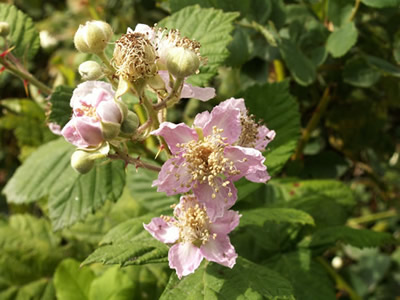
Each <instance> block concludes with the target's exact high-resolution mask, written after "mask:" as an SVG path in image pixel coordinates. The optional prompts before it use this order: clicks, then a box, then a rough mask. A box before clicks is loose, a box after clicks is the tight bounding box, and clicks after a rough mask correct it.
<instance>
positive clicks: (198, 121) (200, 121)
mask: <svg viewBox="0 0 400 300" xmlns="http://www.w3.org/2000/svg"><path fill="white" fill-rule="evenodd" d="M210 118H211V117H210V113H209V112H208V111H203V112H202V113H199V114H197V115H196V117H195V118H194V121H193V125H194V126H195V127H200V128H204V127H205V126H206V124H207V123H208V122H209V121H210Z"/></svg>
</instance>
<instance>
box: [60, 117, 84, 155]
mask: <svg viewBox="0 0 400 300" xmlns="http://www.w3.org/2000/svg"><path fill="white" fill-rule="evenodd" d="M61 134H62V135H63V136H64V138H65V139H66V140H67V142H69V143H71V144H72V145H74V146H77V147H79V148H86V147H89V146H90V145H89V144H88V143H87V142H86V141H85V140H84V139H82V137H81V136H80V134H79V132H78V131H77V130H76V127H75V119H71V120H70V121H69V122H68V123H67V124H66V125H65V126H64V128H63V129H62V130H61Z"/></svg>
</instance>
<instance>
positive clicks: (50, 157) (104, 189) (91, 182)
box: [3, 139, 125, 230]
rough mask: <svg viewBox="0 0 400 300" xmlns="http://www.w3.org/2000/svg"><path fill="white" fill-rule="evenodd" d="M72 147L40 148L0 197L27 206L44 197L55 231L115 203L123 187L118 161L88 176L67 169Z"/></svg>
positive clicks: (61, 143) (56, 143)
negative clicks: (108, 204) (107, 203)
mask: <svg viewBox="0 0 400 300" xmlns="http://www.w3.org/2000/svg"><path fill="white" fill-rule="evenodd" d="M74 150H75V147H73V146H72V145H70V144H68V143H67V142H65V140H64V139H59V140H56V141H52V142H50V143H47V144H45V145H43V146H42V147H40V148H39V149H38V150H37V151H36V152H35V153H33V154H32V155H31V156H30V157H29V158H28V159H27V160H26V162H25V163H24V164H23V165H22V166H21V167H19V168H18V169H17V171H16V172H15V174H14V176H13V177H12V178H11V180H10V181H9V182H8V183H7V185H6V187H5V188H4V190H3V193H4V194H5V195H6V196H7V201H8V202H10V203H17V204H22V203H30V202H33V201H36V200H39V199H40V198H42V197H44V196H49V197H48V202H49V213H50V218H51V221H52V223H53V227H54V229H55V230H57V229H61V228H63V227H66V226H70V225H72V224H74V223H76V222H78V221H81V220H83V219H84V218H85V217H86V215H87V214H89V213H92V212H94V211H95V210H96V209H98V208H100V207H101V206H102V205H103V204H104V202H105V201H106V200H110V201H114V202H115V201H117V200H118V198H119V197H120V195H121V194H122V191H123V188H124V185H125V171H124V164H123V162H122V161H113V162H111V163H109V164H105V165H101V164H99V165H97V166H96V167H95V168H93V170H91V171H90V172H89V173H88V174H85V175H82V174H79V173H77V172H76V171H74V170H73V169H72V167H71V166H70V157H71V154H72V153H73V152H74Z"/></svg>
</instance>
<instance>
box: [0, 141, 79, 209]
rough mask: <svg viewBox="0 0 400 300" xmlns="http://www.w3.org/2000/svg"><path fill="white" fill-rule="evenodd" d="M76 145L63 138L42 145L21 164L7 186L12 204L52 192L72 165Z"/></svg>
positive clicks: (7, 192)
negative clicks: (71, 158) (53, 187)
mask: <svg viewBox="0 0 400 300" xmlns="http://www.w3.org/2000/svg"><path fill="white" fill-rule="evenodd" d="M74 149H75V148H74V147H73V146H72V145H70V144H68V143H67V142H65V141H64V140H63V139H58V140H55V141H52V142H49V143H47V144H45V145H43V146H41V147H40V148H39V149H38V150H37V151H35V152H34V153H33V154H32V155H31V156H29V158H28V159H27V160H26V161H25V162H24V164H23V165H22V166H20V167H19V168H18V169H17V171H16V172H15V173H14V175H13V177H12V178H11V179H10V180H9V181H8V183H7V185H6V186H5V188H4V189H3V194H5V195H6V196H7V201H8V202H9V203H16V204H22V203H31V202H34V201H36V200H39V199H40V198H42V197H44V196H46V195H48V194H49V192H50V189H51V188H52V186H53V185H54V184H55V183H56V182H57V181H58V180H59V178H60V177H61V175H62V174H63V172H64V170H65V169H66V168H68V167H69V164H70V163H69V160H70V157H71V155H72V153H73V151H74Z"/></svg>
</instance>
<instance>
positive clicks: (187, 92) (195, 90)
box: [158, 71, 215, 101]
mask: <svg viewBox="0 0 400 300" xmlns="http://www.w3.org/2000/svg"><path fill="white" fill-rule="evenodd" d="M158 75H160V77H161V79H162V80H163V81H164V83H165V88H166V89H167V92H171V90H172V89H171V87H170V84H169V74H168V71H159V72H158ZM214 97H215V89H214V88H211V87H206V88H202V87H198V86H193V85H191V84H189V83H184V84H183V88H182V91H181V98H194V99H198V100H200V101H208V100H210V99H212V98H214Z"/></svg>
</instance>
